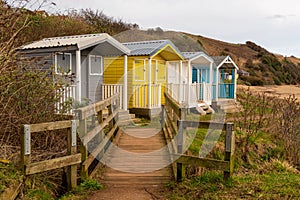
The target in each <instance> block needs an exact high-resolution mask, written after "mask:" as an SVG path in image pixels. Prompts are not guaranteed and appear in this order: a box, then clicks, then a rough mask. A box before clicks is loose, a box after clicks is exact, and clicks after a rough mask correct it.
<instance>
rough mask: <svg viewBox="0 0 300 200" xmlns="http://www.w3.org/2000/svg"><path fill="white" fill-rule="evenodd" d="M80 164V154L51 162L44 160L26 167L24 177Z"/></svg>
mask: <svg viewBox="0 0 300 200" xmlns="http://www.w3.org/2000/svg"><path fill="white" fill-rule="evenodd" d="M79 163H81V154H80V153H78V154H75V155H70V156H64V157H60V158H55V159H51V160H45V161H41V162H36V163H31V164H28V165H26V169H25V173H26V175H30V174H36V173H40V172H45V171H48V170H53V169H58V168H62V167H66V166H70V165H76V164H79Z"/></svg>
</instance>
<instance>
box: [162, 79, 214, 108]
mask: <svg viewBox="0 0 300 200" xmlns="http://www.w3.org/2000/svg"><path fill="white" fill-rule="evenodd" d="M211 90H212V89H211V86H210V84H207V83H192V84H173V83H172V84H168V85H167V92H168V93H169V94H170V95H171V96H172V97H173V98H174V99H175V100H176V101H177V102H179V103H180V104H186V105H187V106H188V107H194V106H196V104H197V102H198V101H199V100H202V101H204V102H206V103H207V104H210V103H211V99H212V96H211V94H212V91H211Z"/></svg>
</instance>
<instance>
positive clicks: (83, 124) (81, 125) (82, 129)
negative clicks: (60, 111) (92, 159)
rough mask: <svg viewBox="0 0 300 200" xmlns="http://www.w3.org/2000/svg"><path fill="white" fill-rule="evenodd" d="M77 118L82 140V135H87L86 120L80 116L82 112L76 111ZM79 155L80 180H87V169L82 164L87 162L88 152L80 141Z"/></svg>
mask: <svg viewBox="0 0 300 200" xmlns="http://www.w3.org/2000/svg"><path fill="white" fill-rule="evenodd" d="M78 118H79V129H78V133H79V137H80V138H83V137H84V135H85V134H86V133H87V124H86V119H85V118H83V115H82V110H79V111H78ZM80 153H81V163H82V165H81V179H87V178H88V169H87V167H86V166H85V165H83V163H84V162H85V161H86V160H87V158H88V151H87V148H86V146H85V145H84V144H83V142H82V140H80Z"/></svg>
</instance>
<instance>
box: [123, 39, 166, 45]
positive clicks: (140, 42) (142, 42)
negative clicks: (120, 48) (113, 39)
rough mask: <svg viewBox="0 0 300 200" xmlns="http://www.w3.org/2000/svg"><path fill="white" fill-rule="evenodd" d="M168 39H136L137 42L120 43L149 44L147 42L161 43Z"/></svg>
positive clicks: (125, 43)
mask: <svg viewBox="0 0 300 200" xmlns="http://www.w3.org/2000/svg"><path fill="white" fill-rule="evenodd" d="M168 41H170V40H167V39H166V40H144V41H138V42H124V43H122V44H124V45H130V44H149V43H163V42H168Z"/></svg>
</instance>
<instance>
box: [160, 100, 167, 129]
mask: <svg viewBox="0 0 300 200" xmlns="http://www.w3.org/2000/svg"><path fill="white" fill-rule="evenodd" d="M166 106H167V101H166ZM165 118H166V110H165V106H164V105H161V122H160V124H161V129H162V130H163V128H164V127H165Z"/></svg>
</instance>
